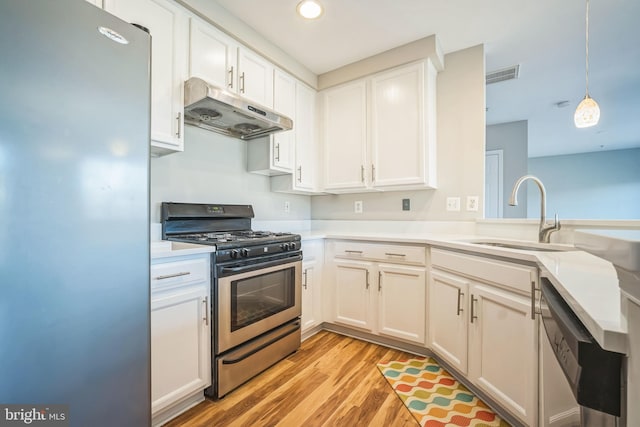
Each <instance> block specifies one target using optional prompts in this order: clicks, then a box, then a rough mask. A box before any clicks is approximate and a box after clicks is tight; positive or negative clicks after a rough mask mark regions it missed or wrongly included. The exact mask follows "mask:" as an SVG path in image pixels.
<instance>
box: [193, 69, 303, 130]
mask: <svg viewBox="0 0 640 427" xmlns="http://www.w3.org/2000/svg"><path fill="white" fill-rule="evenodd" d="M184 122H185V123H186V124H190V125H194V126H199V127H201V128H204V129H208V130H211V131H214V132H217V133H221V134H223V135H228V136H232V137H234V138H240V139H245V140H249V139H254V138H259V137H261V136H265V135H269V134H272V133H274V132H280V131H283V130H289V129H292V128H293V121H292V120H291V119H290V118H288V117H286V116H283V115H281V114H278V113H276V112H275V111H273V110H270V109H269V108H266V107H263V106H261V105H259V104H256V103H253V102H251V101H248V100H246V99H243V98H241V97H239V96H238V95H236V94H234V93H231V92H228V91H226V90H224V89H221V88H219V87H216V86H213V85H211V84H209V83H207V82H205V81H204V80H202V79H199V78H197V77H192V78H190V79H189V80H187V81H186V82H185V83H184Z"/></svg>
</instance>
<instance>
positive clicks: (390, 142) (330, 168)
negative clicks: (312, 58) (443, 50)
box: [322, 59, 437, 193]
mask: <svg viewBox="0 0 640 427" xmlns="http://www.w3.org/2000/svg"><path fill="white" fill-rule="evenodd" d="M436 75H437V71H436V69H435V67H434V66H433V64H432V63H431V60H429V59H426V60H423V61H420V62H416V63H412V64H408V65H403V66H400V67H397V68H394V69H392V70H389V71H384V72H381V73H377V74H374V75H372V76H369V77H366V78H362V79H359V80H356V81H353V82H350V83H347V84H344V85H341V86H337V87H334V88H330V89H327V90H325V91H323V92H322V103H323V106H322V114H323V123H322V141H323V149H324V190H325V191H326V192H329V193H348V192H353V193H355V192H362V191H371V190H406V189H419V188H435V184H436V183H435V178H436V170H435V160H436V159H435V147H436V129H435V125H436V123H435V122H436V113H435V108H436V105H435V100H436V93H435V90H436Z"/></svg>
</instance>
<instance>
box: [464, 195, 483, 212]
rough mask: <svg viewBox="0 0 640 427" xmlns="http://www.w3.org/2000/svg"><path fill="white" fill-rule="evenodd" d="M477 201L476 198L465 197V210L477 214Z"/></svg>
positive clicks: (477, 198)
mask: <svg viewBox="0 0 640 427" xmlns="http://www.w3.org/2000/svg"><path fill="white" fill-rule="evenodd" d="M479 200H480V199H479V197H478V196H467V210H468V211H473V212H477V211H478V203H479Z"/></svg>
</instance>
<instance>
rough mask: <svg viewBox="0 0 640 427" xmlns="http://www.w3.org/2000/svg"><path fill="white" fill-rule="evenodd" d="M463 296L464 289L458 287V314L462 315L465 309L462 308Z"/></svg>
mask: <svg viewBox="0 0 640 427" xmlns="http://www.w3.org/2000/svg"><path fill="white" fill-rule="evenodd" d="M463 296H464V293H463V292H462V290H460V289H458V309H457V315H458V316H460V313H462V312H463V311H464V309H463V308H462V303H461V302H460V299H461V297H463Z"/></svg>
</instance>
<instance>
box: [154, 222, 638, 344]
mask: <svg viewBox="0 0 640 427" xmlns="http://www.w3.org/2000/svg"><path fill="white" fill-rule="evenodd" d="M301 236H302V241H303V242H304V241H310V240H318V239H344V240H362V241H376V242H396V243H410V244H421V245H429V246H437V247H441V248H449V249H455V250H463V251H466V252H469V253H473V254H476V255H481V256H482V255H487V256H492V257H502V258H508V259H510V260H513V261H515V262H517V261H521V262H525V263H528V264H536V265H537V266H538V267H539V268H540V271H541V276H542V277H547V278H548V279H549V280H550V281H551V283H552V284H553V285H554V286H555V288H556V289H557V290H558V292H559V293H560V294H561V295H562V296H563V298H564V299H565V300H566V301H567V303H568V304H569V305H570V306H571V307H572V309H573V311H574V313H575V314H576V316H578V318H579V319H580V320H581V321H582V323H584V325H585V326H586V328H587V330H589V332H590V333H591V335H593V337H594V338H595V340H596V341H597V342H598V344H600V346H601V347H602V348H604V349H606V350H611V351H616V352H620V353H625V352H626V334H627V331H626V322H625V320H624V319H623V317H622V312H621V308H620V289H619V287H618V277H617V275H616V271H615V268H614V267H613V265H612V264H611V263H610V262H608V261H606V260H604V259H602V258H598V257H596V256H594V255H591V254H589V253H586V252H583V251H580V250H575V251H567V252H539V251H527V250H518V249H509V248H502V247H492V246H482V245H476V244H473V243H470V242H468V240H474V239H480V238H481V239H487V240H489V239H490V238H489V237H487V236H478V235H462V234H436V233H412V234H410V235H409V234H407V233H373V232H358V233H347V232H303V233H301ZM493 240H501V241H507V239H493ZM213 251H215V247H213V246H207V245H196V244H191V243H180V242H168V241H161V242H152V249H151V258H152V259H156V258H164V257H172V256H183V255H193V254H200V253H207V252H213Z"/></svg>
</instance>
